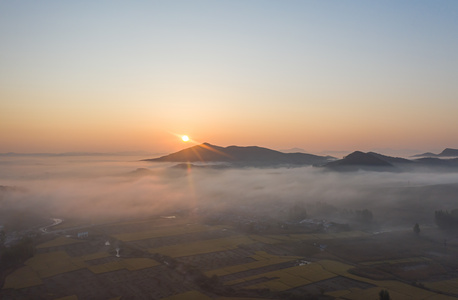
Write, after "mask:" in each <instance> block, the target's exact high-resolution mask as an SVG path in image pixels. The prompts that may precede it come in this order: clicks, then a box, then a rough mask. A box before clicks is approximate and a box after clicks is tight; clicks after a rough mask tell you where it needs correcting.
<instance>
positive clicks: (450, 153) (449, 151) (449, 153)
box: [439, 148, 458, 157]
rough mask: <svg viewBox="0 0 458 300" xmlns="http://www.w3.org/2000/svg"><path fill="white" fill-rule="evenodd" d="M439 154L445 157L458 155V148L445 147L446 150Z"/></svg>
mask: <svg viewBox="0 0 458 300" xmlns="http://www.w3.org/2000/svg"><path fill="white" fill-rule="evenodd" d="M439 156H442V157H445V156H449V157H450V156H458V149H452V148H445V149H444V151H442V152H441V153H439Z"/></svg>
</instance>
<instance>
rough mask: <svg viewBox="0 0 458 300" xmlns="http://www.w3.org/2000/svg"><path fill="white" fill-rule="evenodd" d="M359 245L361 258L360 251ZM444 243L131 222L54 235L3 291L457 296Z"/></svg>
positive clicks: (227, 299) (8, 295)
mask: <svg viewBox="0 0 458 300" xmlns="http://www.w3.org/2000/svg"><path fill="white" fill-rule="evenodd" d="M67 234H70V235H72V234H73V235H74V234H76V231H68V232H67ZM388 239H389V240H394V241H396V239H399V240H403V241H404V240H407V241H409V244H406V245H402V246H401V247H399V248H400V249H394V250H393V249H392V248H386V245H385V244H386V242H387V240H388ZM107 241H109V243H107ZM116 249H118V250H119V254H120V257H117V256H116V254H117V253H118V251H117V250H116ZM361 249H364V254H363V255H362V257H361V256H358V257H357V259H353V257H355V256H357V255H358V252H360V251H361ZM385 249H389V251H388V250H385ZM383 251H385V255H384V256H383V255H382V254H383ZM401 251H403V253H400V252H401ZM433 251H434V252H433ZM440 251H442V250H440V246H439V244H438V243H436V242H435V241H434V240H432V239H430V238H429V237H428V239H426V238H424V239H412V238H411V236H410V235H405V234H403V233H396V234H385V235H370V234H368V233H365V232H361V231H349V232H341V233H330V234H326V233H320V234H310V233H304V234H300V233H291V234H274V235H272V234H259V233H258V234H248V235H247V234H243V233H241V232H238V231H237V230H235V229H232V228H230V227H228V226H222V225H211V226H210V225H205V224H203V223H201V224H199V223H198V222H197V221H196V219H195V218H193V219H188V220H186V219H179V218H176V219H162V218H160V219H152V220H139V221H128V222H122V223H112V224H107V225H98V226H92V227H91V229H90V235H89V237H87V238H85V239H77V238H75V237H74V236H73V237H65V236H64V235H57V236H56V237H55V238H54V239H49V238H48V239H47V241H44V242H43V243H41V244H38V245H37V247H36V254H35V255H34V257H32V258H30V259H28V260H27V261H26V262H25V263H24V265H23V266H22V267H19V268H17V269H16V270H14V271H13V272H11V273H10V274H9V275H8V276H7V277H6V279H5V282H4V284H3V287H2V294H3V295H4V297H3V298H4V299H17V298H30V297H33V295H35V294H37V293H38V294H40V295H44V296H43V297H42V298H43V299H88V298H91V299H125V298H124V297H126V295H129V297H135V298H136V299H169V300H180V299H219V300H235V299H239V300H247V299H267V298H269V299H287V298H288V297H290V296H291V295H312V296H313V295H314V296H313V297H317V299H335V298H338V299H348V300H353V299H355V300H358V299H377V297H378V293H379V292H380V290H381V289H386V290H388V291H389V293H390V295H391V297H392V299H417V300H423V299H424V300H436V299H437V300H440V299H444V300H446V299H456V298H457V297H458V288H457V286H458V281H457V280H458V279H457V278H455V277H450V276H449V277H444V276H446V272H447V270H448V269H450V267H447V266H449V265H450V263H452V262H453V261H456V257H457V253H458V251H457V249H456V248H455V247H454V246H450V248H449V249H447V253H446V255H445V254H441V256H439V258H437V257H436V256H434V255H435V254H434V253H440ZM431 253H433V254H431ZM382 256H383V259H380V257H382ZM452 265H453V263H452ZM424 266H426V267H424ZM437 266H440V267H441V268H438V267H437ZM432 267H434V268H435V270H436V271H437V270H439V271H440V272H439V273H438V274H439V275H438V276H439V277H437V279H434V278H431V279H428V280H422V279H419V280H418V281H417V284H416V285H412V281H410V280H403V279H402V276H404V275H405V274H404V273H402V272H401V273H399V272H400V271H399V270H407V271H406V272H410V273H409V274H410V275H409V276H412V274H417V273H418V276H419V277H418V278H423V277H421V276H420V275H421V274H420V273H422V272H423V273H425V272H426V271H425V268H432ZM447 268H448V269H447ZM399 274H401V277H396V276H398V275H399ZM406 276H407V275H406ZM205 278H206V279H205ZM380 278H383V279H380ZM396 278H401V279H399V280H398V279H396ZM205 280H208V282H209V283H208V284H205ZM69 282H74V283H75V285H76V286H77V287H78V288H77V287H76V286H75V287H72V286H69V285H68V283H69ZM420 283H421V285H420ZM45 291H46V292H45ZM129 297H127V298H126V299H128V298H129Z"/></svg>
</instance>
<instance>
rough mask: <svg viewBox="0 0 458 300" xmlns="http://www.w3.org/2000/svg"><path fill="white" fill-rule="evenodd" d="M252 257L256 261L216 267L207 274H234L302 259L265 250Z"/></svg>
mask: <svg viewBox="0 0 458 300" xmlns="http://www.w3.org/2000/svg"><path fill="white" fill-rule="evenodd" d="M251 258H253V259H256V261H254V262H250V263H246V264H241V265H235V266H229V267H224V268H221V269H216V270H211V271H207V272H205V275H207V276H213V275H217V276H224V275H229V274H234V273H238V272H242V271H247V270H251V269H257V268H261V267H265V266H269V265H275V264H279V263H283V262H288V261H293V260H297V259H300V257H297V256H275V255H270V254H268V253H266V252H264V251H257V252H256V253H255V255H252V256H251Z"/></svg>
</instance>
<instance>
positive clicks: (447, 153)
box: [412, 148, 458, 157]
mask: <svg viewBox="0 0 458 300" xmlns="http://www.w3.org/2000/svg"><path fill="white" fill-rule="evenodd" d="M412 157H458V149H452V148H445V149H444V150H443V151H442V152H441V153H439V154H434V153H431V152H426V153H423V154H417V155H413V156H412Z"/></svg>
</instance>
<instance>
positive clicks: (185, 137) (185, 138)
mask: <svg viewBox="0 0 458 300" xmlns="http://www.w3.org/2000/svg"><path fill="white" fill-rule="evenodd" d="M181 140H182V141H183V142H189V137H188V136H187V135H183V136H182V137H181Z"/></svg>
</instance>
